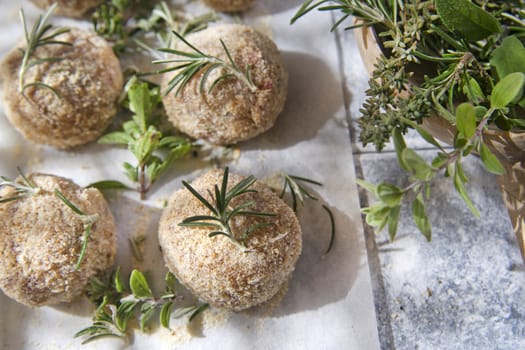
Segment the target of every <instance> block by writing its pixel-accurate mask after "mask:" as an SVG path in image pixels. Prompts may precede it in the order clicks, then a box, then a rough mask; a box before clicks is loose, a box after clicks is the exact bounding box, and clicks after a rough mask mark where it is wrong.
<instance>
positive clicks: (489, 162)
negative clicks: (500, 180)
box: [479, 143, 505, 175]
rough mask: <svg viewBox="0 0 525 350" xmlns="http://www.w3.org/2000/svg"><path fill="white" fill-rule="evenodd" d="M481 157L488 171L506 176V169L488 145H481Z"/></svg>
mask: <svg viewBox="0 0 525 350" xmlns="http://www.w3.org/2000/svg"><path fill="white" fill-rule="evenodd" d="M479 155H480V157H481V161H482V162H483V165H484V166H485V168H486V169H487V170H488V171H490V172H491V173H493V174H496V175H503V174H505V168H504V167H503V165H501V162H500V161H499V159H498V158H497V157H496V156H495V155H494V153H492V151H491V150H490V149H489V147H488V146H487V145H486V144H484V143H480V149H479Z"/></svg>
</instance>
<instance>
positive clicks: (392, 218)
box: [388, 205, 401, 242]
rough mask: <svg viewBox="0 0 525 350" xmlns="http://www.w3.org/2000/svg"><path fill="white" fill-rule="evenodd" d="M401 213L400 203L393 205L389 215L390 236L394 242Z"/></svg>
mask: <svg viewBox="0 0 525 350" xmlns="http://www.w3.org/2000/svg"><path fill="white" fill-rule="evenodd" d="M399 213H401V206H400V205H398V206H396V207H393V208H392V209H391V210H390V215H389V217H388V236H389V237H390V242H393V241H394V239H396V234H397V226H398V223H399Z"/></svg>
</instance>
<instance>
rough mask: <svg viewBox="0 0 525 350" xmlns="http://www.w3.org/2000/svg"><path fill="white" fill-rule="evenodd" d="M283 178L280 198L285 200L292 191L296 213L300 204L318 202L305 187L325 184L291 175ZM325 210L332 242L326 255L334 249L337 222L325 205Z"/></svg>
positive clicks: (284, 175) (283, 175)
mask: <svg viewBox="0 0 525 350" xmlns="http://www.w3.org/2000/svg"><path fill="white" fill-rule="evenodd" d="M282 177H283V188H282V189H281V191H280V194H279V197H280V198H281V199H284V197H285V194H286V192H287V190H289V191H290V197H291V198H292V209H293V211H294V212H295V213H297V212H298V209H299V208H298V207H299V204H300V205H301V206H304V200H305V199H310V200H313V201H317V200H318V198H317V197H316V196H314V195H313V194H312V193H311V191H310V190H309V189H308V188H306V187H305V185H304V184H305V183H306V184H310V185H315V186H322V185H323V184H322V183H320V182H319V181H315V180H312V179H308V178H305V177H301V176H295V175H289V174H282ZM322 207H323V209H324V210H325V211H326V213H327V214H328V217H329V219H330V242H329V244H328V248H327V249H326V251H325V253H324V254H325V255H326V254H328V253H330V251H331V250H332V248H333V245H334V241H335V233H336V229H335V220H334V214H333V213H332V210H331V209H330V208H329V207H328V206H327V205H325V204H323V205H322Z"/></svg>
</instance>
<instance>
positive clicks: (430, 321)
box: [356, 152, 525, 349]
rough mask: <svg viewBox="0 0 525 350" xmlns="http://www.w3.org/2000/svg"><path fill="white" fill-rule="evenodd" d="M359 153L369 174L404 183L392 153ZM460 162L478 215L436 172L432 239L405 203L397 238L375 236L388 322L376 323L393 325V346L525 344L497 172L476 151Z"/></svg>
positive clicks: (520, 276)
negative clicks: (420, 228) (488, 169)
mask: <svg viewBox="0 0 525 350" xmlns="http://www.w3.org/2000/svg"><path fill="white" fill-rule="evenodd" d="M420 154H422V155H423V156H424V157H425V158H427V159H430V158H431V157H432V153H430V152H420ZM356 157H358V158H359V162H358V163H359V164H360V167H361V171H362V174H363V177H364V178H365V179H367V180H368V181H371V182H380V181H390V182H393V183H395V184H397V185H399V186H403V185H406V184H407V181H406V176H405V175H404V173H403V172H402V171H401V170H400V169H399V167H398V166H397V161H396V159H395V154H393V153H384V154H361V155H356ZM464 166H465V171H466V173H467V175H469V176H470V177H471V182H470V183H469V184H468V185H467V189H468V192H469V194H470V196H471V198H472V200H473V201H474V203H476V205H477V207H478V209H479V211H480V213H481V218H480V219H477V218H475V217H474V216H473V215H472V214H471V213H470V211H469V210H468V209H467V207H466V206H465V204H464V203H463V202H462V200H461V199H460V197H459V196H458V195H457V194H456V193H455V192H454V191H453V190H452V184H451V183H450V179H445V178H439V179H437V181H435V182H434V183H433V184H432V185H431V191H432V194H433V195H432V198H431V199H430V200H429V201H428V203H427V210H428V213H429V216H430V220H431V222H432V225H433V239H432V242H430V243H427V242H426V241H425V239H424V238H423V236H422V235H420V234H419V233H418V230H417V228H416V227H415V225H414V224H413V222H412V219H411V213H410V208H408V207H404V208H403V210H402V213H401V219H400V224H399V231H398V239H397V240H396V241H395V242H394V243H388V240H387V237H386V235H385V234H384V233H380V234H379V235H377V237H376V242H375V243H376V244H377V247H378V257H379V262H380V270H381V271H379V272H377V271H375V272H374V271H373V273H372V276H374V273H378V274H379V275H380V276H381V278H382V283H383V284H384V290H385V293H384V299H383V300H380V299H378V298H376V309H377V310H378V312H379V313H382V317H380V318H379V321H380V322H389V323H390V325H389V327H390V328H389V327H381V324H380V326H379V331H380V337H382V338H385V337H388V334H385V332H388V330H389V329H391V336H392V337H393V343H394V347H395V348H396V349H457V348H458V346H459V347H460V348H462V349H496V348H497V349H518V348H524V347H525V323H524V321H523V320H525V311H524V309H523V307H522V305H523V302H524V301H525V269H524V268H523V263H522V261H521V256H520V254H519V251H518V247H517V245H516V241H515V237H514V233H513V231H512V227H511V225H510V222H509V219H508V216H507V212H506V209H505V207H504V205H503V202H502V200H501V194H500V192H499V189H498V186H497V181H496V178H495V177H494V176H492V175H490V174H488V173H487V172H485V171H484V170H483V168H482V166H481V165H480V162H479V160H478V159H477V158H475V157H470V158H469V159H466V160H465V161H464ZM370 200H372V199H371V198H370ZM384 313H388V315H385V314H384ZM383 344H384V342H383Z"/></svg>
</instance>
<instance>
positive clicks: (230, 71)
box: [153, 31, 258, 96]
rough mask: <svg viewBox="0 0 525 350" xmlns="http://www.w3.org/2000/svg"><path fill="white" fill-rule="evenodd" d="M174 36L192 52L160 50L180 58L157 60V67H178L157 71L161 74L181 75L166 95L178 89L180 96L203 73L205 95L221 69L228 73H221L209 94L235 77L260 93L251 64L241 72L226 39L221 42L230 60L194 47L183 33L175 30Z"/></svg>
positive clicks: (202, 85)
mask: <svg viewBox="0 0 525 350" xmlns="http://www.w3.org/2000/svg"><path fill="white" fill-rule="evenodd" d="M172 33H173V35H175V36H176V37H177V38H178V39H179V40H180V41H182V42H183V43H184V44H185V45H186V46H187V47H188V48H189V50H190V51H189V52H186V51H181V50H176V49H172V48H169V47H165V48H162V49H160V51H161V52H164V53H168V54H172V55H176V56H178V57H176V58H167V59H161V60H155V61H153V63H154V64H169V63H176V65H175V66H173V67H168V68H165V69H161V70H159V71H157V72H156V73H157V74H165V73H170V72H176V73H177V74H175V76H173V78H172V79H170V81H169V82H168V87H167V89H166V91H165V94H166V95H167V94H169V93H170V92H171V91H172V90H173V89H175V88H177V89H176V91H175V96H178V95H179V93H180V92H181V91H182V89H183V88H184V87H185V86H186V85H187V84H188V82H189V81H190V80H191V79H192V78H193V77H194V76H196V75H197V74H198V73H200V72H202V75H201V77H200V84H199V89H200V92H201V93H204V92H205V85H206V82H207V81H208V77H209V76H210V74H211V73H212V72H213V71H214V70H216V69H219V68H223V69H225V70H226V71H227V73H224V74H221V75H220V76H219V77H217V78H216V79H215V80H214V81H213V82H212V83H211V85H210V87H209V88H208V91H207V92H208V93H210V92H211V91H212V90H213V89H214V88H215V87H216V86H217V84H219V83H220V82H221V81H224V80H226V79H231V78H235V79H238V80H239V81H241V82H243V83H244V84H245V85H246V86H247V87H248V88H249V89H250V91H252V92H255V91H257V89H258V88H257V85H255V83H254V82H253V80H252V77H251V68H252V67H251V65H249V64H247V65H246V66H245V67H244V69H241V68H240V67H239V66H238V65H237V64H236V63H235V61H234V60H233V58H232V56H231V54H230V51H229V50H228V48H227V47H226V44H225V43H224V41H223V40H222V39H220V43H221V46H222V48H223V50H224V53H225V54H226V56H227V58H228V59H227V61H225V60H223V59H221V58H219V57H215V56H211V55H208V54H206V53H204V52H202V51H201V50H199V49H198V48H196V47H195V46H194V45H192V44H190V43H189V42H188V41H187V40H186V39H185V38H184V37H183V36H182V35H181V34H179V33H177V32H176V31H172Z"/></svg>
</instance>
